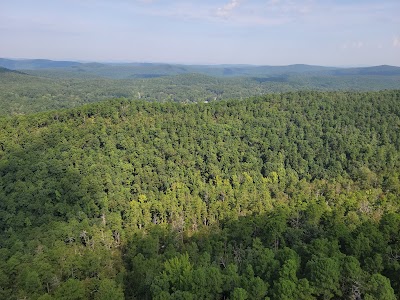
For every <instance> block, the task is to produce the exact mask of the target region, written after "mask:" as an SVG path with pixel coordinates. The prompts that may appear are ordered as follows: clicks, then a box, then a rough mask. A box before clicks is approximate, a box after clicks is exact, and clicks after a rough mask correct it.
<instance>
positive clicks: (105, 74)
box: [0, 58, 400, 79]
mask: <svg viewBox="0 0 400 300" xmlns="http://www.w3.org/2000/svg"><path fill="white" fill-rule="evenodd" d="M0 66H1V67H3V68H7V69H10V70H14V71H22V72H24V73H28V74H32V75H40V76H45V77H47V76H49V77H59V78H64V77H66V78H71V77H78V78H113V79H133V78H154V77H161V76H170V75H181V74H191V73H198V74H204V75H209V76H217V77H271V76H284V75H290V74H307V75H325V76H347V75H353V76H354V75H360V76H363V75H373V76H399V75H400V67H394V66H387V65H382V66H374V67H362V68H338V67H324V66H312V65H305V64H295V65H288V66H253V65H179V64H162V63H120V64H116V63H96V62H95V63H81V62H76V61H53V60H47V59H22V60H17V59H4V58H0Z"/></svg>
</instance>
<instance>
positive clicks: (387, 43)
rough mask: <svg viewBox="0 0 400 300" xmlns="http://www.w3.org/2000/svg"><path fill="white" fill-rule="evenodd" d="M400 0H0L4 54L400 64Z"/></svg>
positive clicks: (98, 58)
mask: <svg viewBox="0 0 400 300" xmlns="http://www.w3.org/2000/svg"><path fill="white" fill-rule="evenodd" d="M399 13H400V0H375V1H372V0H319V1H316V0H297V1H295V0H264V1H262V0H170V1H167V0H109V1H105V0H96V1H95V0H35V1H33V0H0V57H3V58H45V59H53V60H79V61H98V62H165V63H184V64H254V65H288V64H312V65H324V66H371V65H382V64H389V65H395V66H400V15H399Z"/></svg>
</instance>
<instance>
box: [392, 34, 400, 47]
mask: <svg viewBox="0 0 400 300" xmlns="http://www.w3.org/2000/svg"><path fill="white" fill-rule="evenodd" d="M393 47H395V48H400V37H399V36H395V37H394V38H393Z"/></svg>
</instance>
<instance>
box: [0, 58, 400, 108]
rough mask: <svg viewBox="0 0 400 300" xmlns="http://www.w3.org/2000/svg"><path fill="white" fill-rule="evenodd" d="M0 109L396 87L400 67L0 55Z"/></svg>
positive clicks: (187, 101) (196, 99) (174, 100)
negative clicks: (113, 100) (77, 59)
mask: <svg viewBox="0 0 400 300" xmlns="http://www.w3.org/2000/svg"><path fill="white" fill-rule="evenodd" d="M0 66H1V67H2V69H0V115H10V114H11V115H13V114H26V113H32V112H38V111H45V110H50V109H59V108H69V107H75V106H79V105H82V104H85V103H90V102H97V101H101V100H105V99H110V98H120V97H123V98H127V99H137V100H139V99H140V100H145V101H158V102H166V101H173V102H185V103H193V102H204V101H207V102H210V101H218V100H223V99H245V98H248V97H251V96H259V95H263V94H268V93H278V92H290V91H299V90H320V91H333V90H342V91H371V90H384V89H400V68H399V67H393V66H376V67H365V68H335V67H323V66H310V65H302V64H297V65H289V66H252V65H216V66H214V65H209V66H207V65H203V66H201V65H170V64H158V63H127V64H115V63H112V64H105V63H82V62H73V61H51V60H43V59H38V60H10V59H0Z"/></svg>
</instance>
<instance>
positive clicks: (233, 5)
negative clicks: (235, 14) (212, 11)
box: [217, 0, 240, 18]
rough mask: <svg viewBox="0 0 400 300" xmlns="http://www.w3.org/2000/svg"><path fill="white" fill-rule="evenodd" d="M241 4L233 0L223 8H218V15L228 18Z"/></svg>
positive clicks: (237, 0)
mask: <svg viewBox="0 0 400 300" xmlns="http://www.w3.org/2000/svg"><path fill="white" fill-rule="evenodd" d="M239 4H240V1H239V0H231V1H230V2H229V3H227V4H225V5H224V6H223V7H220V8H218V10H217V15H218V16H220V17H224V18H225V17H228V16H229V15H230V14H231V13H232V11H233V10H234V9H235V8H237V7H238V6H239Z"/></svg>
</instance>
